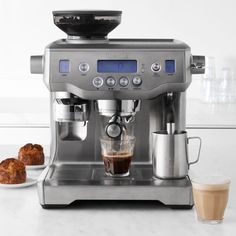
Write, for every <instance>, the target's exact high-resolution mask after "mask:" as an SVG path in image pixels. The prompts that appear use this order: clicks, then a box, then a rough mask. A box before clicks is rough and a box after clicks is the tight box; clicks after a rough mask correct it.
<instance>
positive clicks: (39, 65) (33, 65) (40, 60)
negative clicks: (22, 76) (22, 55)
mask: <svg viewBox="0 0 236 236" xmlns="http://www.w3.org/2000/svg"><path fill="white" fill-rule="evenodd" d="M43 71H44V57H43V56H42V55H35V56H31V57H30V72H31V74H43Z"/></svg>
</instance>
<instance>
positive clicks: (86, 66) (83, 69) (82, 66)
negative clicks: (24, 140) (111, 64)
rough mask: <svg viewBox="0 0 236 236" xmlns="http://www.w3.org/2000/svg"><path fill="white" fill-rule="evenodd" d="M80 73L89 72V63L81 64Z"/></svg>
mask: <svg viewBox="0 0 236 236" xmlns="http://www.w3.org/2000/svg"><path fill="white" fill-rule="evenodd" d="M79 71H80V72H82V73H86V72H88V71H89V64H88V63H84V62H83V63H80V64H79Z"/></svg>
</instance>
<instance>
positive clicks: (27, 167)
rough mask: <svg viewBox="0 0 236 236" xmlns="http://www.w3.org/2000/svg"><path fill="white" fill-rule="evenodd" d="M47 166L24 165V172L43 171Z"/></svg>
mask: <svg viewBox="0 0 236 236" xmlns="http://www.w3.org/2000/svg"><path fill="white" fill-rule="evenodd" d="M46 166H47V165H46V164H43V165H31V166H30V165H26V166H25V167H26V170H40V169H44V168H45V167H46Z"/></svg>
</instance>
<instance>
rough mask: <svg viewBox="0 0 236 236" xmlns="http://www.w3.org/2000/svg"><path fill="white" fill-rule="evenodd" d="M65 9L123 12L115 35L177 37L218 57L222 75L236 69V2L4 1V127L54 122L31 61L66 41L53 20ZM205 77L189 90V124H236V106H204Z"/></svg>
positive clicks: (0, 118)
mask: <svg viewBox="0 0 236 236" xmlns="http://www.w3.org/2000/svg"><path fill="white" fill-rule="evenodd" d="M65 9H73V10H75V9H119V10H122V11H123V16H122V23H121V25H120V26H119V27H118V28H117V29H115V30H114V31H113V32H112V33H111V34H110V37H122V38H124V37H125V38H132V37H135V38H177V39H180V40H182V41H185V42H186V43H188V44H189V45H190V46H191V48H192V53H193V54H202V55H207V56H213V57H214V58H215V61H216V67H217V74H218V75H220V70H221V69H222V68H224V67H229V68H231V69H232V70H234V71H236V47H235V42H236V30H235V22H236V14H235V9H236V1H235V0H224V1H222V0H214V1H213V0H198V1H196V0H176V1H174V0H165V1H163V0H162V1H161V0H146V1H139V0H137V1H128V0H119V1H117V0H99V1H96V0H86V1H82V0H66V1H65V0H40V1H32V0H22V1H18V0H7V1H6V0H0V11H1V14H0V22H1V38H0V52H1V56H0V68H1V70H0V82H1V86H0V124H35V123H36V124H47V123H48V122H49V116H48V114H49V113H48V91H47V90H46V88H45V86H44V84H43V83H42V80H41V78H42V76H40V75H31V74H30V71H29V58H30V55H32V54H43V51H44V47H45V45H47V44H48V43H50V42H52V41H54V40H56V39H58V38H63V37H66V35H65V34H64V33H63V32H62V31H60V30H59V29H58V28H56V27H55V26H54V24H53V18H52V11H53V10H65ZM201 79H202V77H197V76H194V77H193V83H192V85H191V86H190V89H189V92H188V95H189V103H188V116H187V118H188V119H187V120H188V124H189V125H214V124H215V125H236V119H235V117H236V105H235V104H231V106H230V107H228V108H227V109H226V108H225V104H217V106H215V104H213V106H212V104H206V103H203V102H202V100H203V99H202V98H203V97H204V93H205V91H204V88H202V84H201ZM235 93H236V91H235ZM225 114H228V116H227V118H225ZM209 115H210V119H209Z"/></svg>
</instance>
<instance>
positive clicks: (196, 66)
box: [191, 56, 205, 74]
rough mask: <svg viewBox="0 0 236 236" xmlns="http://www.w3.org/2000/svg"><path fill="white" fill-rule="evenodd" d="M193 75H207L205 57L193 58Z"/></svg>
mask: <svg viewBox="0 0 236 236" xmlns="http://www.w3.org/2000/svg"><path fill="white" fill-rule="evenodd" d="M191 73H192V74H204V73H205V56H192V61H191Z"/></svg>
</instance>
